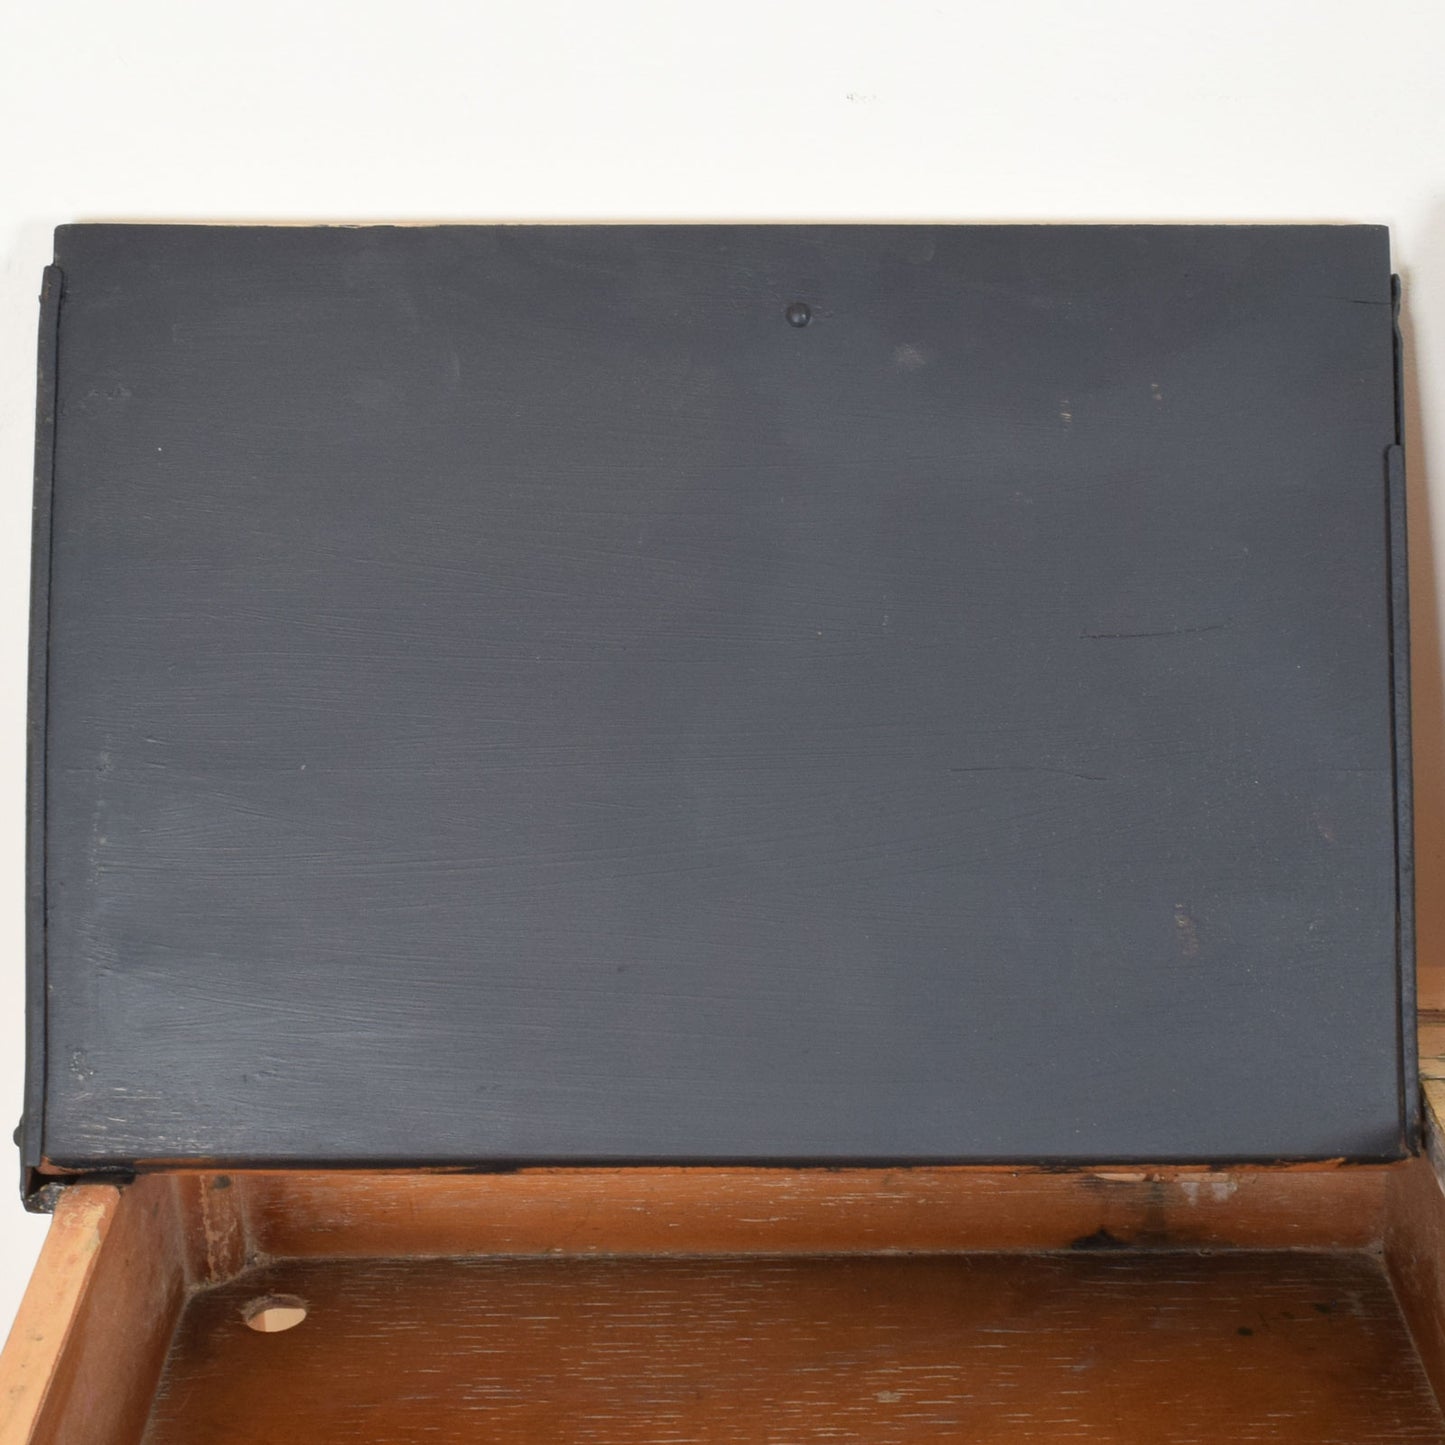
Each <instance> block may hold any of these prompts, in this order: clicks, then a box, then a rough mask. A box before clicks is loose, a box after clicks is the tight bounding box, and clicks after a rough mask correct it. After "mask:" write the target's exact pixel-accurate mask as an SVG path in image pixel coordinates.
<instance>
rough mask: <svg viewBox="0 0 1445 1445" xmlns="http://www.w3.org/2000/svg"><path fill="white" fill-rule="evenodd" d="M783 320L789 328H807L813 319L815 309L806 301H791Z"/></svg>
mask: <svg viewBox="0 0 1445 1445" xmlns="http://www.w3.org/2000/svg"><path fill="white" fill-rule="evenodd" d="M783 319H784V320H785V321H787V323H788V325H789V326H806V325H807V324H808V323H809V322H810V321H811V320H812V319H813V308H812V307H811V306H809V305H808V303H807V302H806V301H790V302H789V303H788V309H787V310H786V311H784V312H783Z"/></svg>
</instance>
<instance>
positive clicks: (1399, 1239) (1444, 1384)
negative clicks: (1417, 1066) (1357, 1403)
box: [1384, 1017, 1445, 1404]
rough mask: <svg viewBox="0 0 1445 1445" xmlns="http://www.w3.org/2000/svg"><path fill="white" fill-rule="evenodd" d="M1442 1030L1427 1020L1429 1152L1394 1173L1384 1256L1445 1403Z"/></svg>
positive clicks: (1407, 1319)
mask: <svg viewBox="0 0 1445 1445" xmlns="http://www.w3.org/2000/svg"><path fill="white" fill-rule="evenodd" d="M1442 1025H1445V1020H1442V1021H1438V1022H1437V1021H1436V1020H1433V1019H1429V1020H1427V1018H1424V1017H1422V1019H1421V1073H1422V1077H1423V1086H1422V1092H1423V1095H1424V1143H1425V1152H1424V1153H1423V1154H1422V1155H1421V1156H1420V1157H1419V1158H1417V1159H1412V1160H1410V1161H1408V1162H1407V1163H1406V1164H1404V1165H1401V1166H1398V1167H1397V1168H1395V1169H1393V1170H1392V1171H1391V1173H1390V1177H1389V1181H1388V1185H1387V1189H1386V1204H1385V1235H1384V1255H1385V1266H1386V1269H1387V1271H1388V1273H1389V1276H1390V1282H1391V1284H1392V1285H1393V1287H1394V1290H1395V1296H1396V1298H1397V1299H1398V1301H1399V1303H1400V1309H1401V1312H1402V1313H1403V1314H1404V1316H1405V1322H1406V1323H1407V1324H1408V1326H1409V1328H1410V1334H1411V1336H1412V1337H1413V1339H1414V1342H1415V1348H1416V1350H1417V1352H1418V1353H1419V1356H1420V1361H1421V1363H1422V1364H1423V1365H1424V1367H1425V1373H1426V1374H1427V1375H1428V1376H1429V1379H1430V1385H1431V1388H1432V1389H1433V1390H1434V1391H1435V1397H1436V1399H1437V1400H1440V1401H1441V1402H1442V1404H1445V1080H1442V1079H1441V1078H1439V1077H1438V1068H1437V1067H1436V1066H1435V1065H1434V1064H1432V1063H1431V1060H1432V1059H1433V1058H1434V1057H1435V1046H1436V1045H1437V1044H1438V1043H1445V1027H1442ZM1427 1030H1428V1031H1429V1032H1428V1033H1427ZM1427 1043H1428V1045H1429V1046H1430V1049H1431V1052H1429V1053H1427Z"/></svg>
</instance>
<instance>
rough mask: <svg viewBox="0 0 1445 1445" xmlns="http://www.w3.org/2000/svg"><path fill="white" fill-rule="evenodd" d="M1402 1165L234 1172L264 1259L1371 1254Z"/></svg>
mask: <svg viewBox="0 0 1445 1445" xmlns="http://www.w3.org/2000/svg"><path fill="white" fill-rule="evenodd" d="M1392 1167H1393V1166H1379V1165H1373V1166H1365V1165H1361V1166H1350V1167H1341V1168H1335V1169H1311V1170H1296V1169H1278V1170H1271V1169H1237V1170H1224V1171H1221V1170H1215V1171H1208V1170H1185V1169H1177V1170H1174V1169H1171V1170H1141V1169H1130V1170H1124V1169H1121V1170H1109V1171H1096V1172H1088V1173H1080V1172H1070V1173H1062V1172H1060V1173H1050V1172H1044V1171H1019V1172H1012V1171H997V1170H994V1171H987V1170H979V1169H968V1168H965V1169H953V1168H943V1169H928V1168H913V1169H894V1170H888V1169H844V1170H779V1169H745V1168H715V1169H709V1168H686V1169H609V1170H596V1169H559V1170H528V1171H521V1172H518V1173H515V1174H493V1175H476V1174H471V1175H463V1174H416V1173H409V1172H396V1173H386V1172H380V1173H373V1172H365V1173H345V1172H343V1173H337V1172H333V1171H320V1172H311V1171H304V1172H293V1171H255V1172H241V1173H234V1174H231V1175H229V1176H227V1177H228V1178H229V1179H230V1181H231V1186H232V1187H231V1192H232V1193H233V1194H234V1195H235V1196H236V1197H237V1198H238V1200H239V1202H240V1207H241V1208H242V1209H243V1210H244V1212H245V1214H246V1215H247V1216H248V1218H249V1230H250V1232H249V1236H248V1237H249V1240H250V1252H251V1254H252V1256H253V1257H255V1258H261V1259H265V1258H290V1257H307V1256H311V1257H336V1258H362V1257H367V1256H375V1257H391V1258H406V1257H412V1258H428V1257H431V1258H435V1257H460V1256H474V1255H584V1256H585V1255H684V1254H687V1255H696V1254H701V1255H723V1254H750V1255H799V1254H836V1253H875V1254H876V1253H964V1252H979V1251H988V1250H998V1251H1004V1250H1057V1249H1123V1248H1149V1249H1161V1248H1177V1249H1218V1248H1244V1249H1281V1248H1283V1249H1290V1248H1296V1249H1371V1248H1375V1247H1377V1246H1378V1243H1379V1240H1380V1238H1381V1234H1382V1232H1383V1228H1384V1201H1385V1188H1386V1180H1387V1177H1388V1173H1389V1170H1390V1169H1391V1168H1392Z"/></svg>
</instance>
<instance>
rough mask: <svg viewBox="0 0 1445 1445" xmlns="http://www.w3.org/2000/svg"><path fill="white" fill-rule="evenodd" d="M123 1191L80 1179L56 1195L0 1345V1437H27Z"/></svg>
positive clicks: (1, 1442) (16, 1442)
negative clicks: (47, 1226) (0, 1349)
mask: <svg viewBox="0 0 1445 1445" xmlns="http://www.w3.org/2000/svg"><path fill="white" fill-rule="evenodd" d="M119 1207H120V1191H119V1190H118V1189H114V1188H112V1187H110V1186H109V1185H102V1184H80V1185H77V1186H76V1187H75V1188H73V1189H68V1190H66V1191H65V1193H64V1194H62V1195H61V1196H60V1200H59V1202H58V1203H57V1204H56V1206H55V1215H54V1218H52V1220H51V1221H50V1230H49V1232H48V1233H47V1234H46V1236H45V1243H44V1244H43V1245H42V1246H41V1250H40V1258H39V1260H38V1261H37V1262H36V1265H35V1272H34V1274H32V1275H31V1276H30V1283H29V1285H28V1286H27V1288H26V1290H25V1295H24V1298H22V1300H21V1301H20V1312H19V1313H18V1314H17V1315H16V1316H15V1323H14V1325H13V1326H12V1327H11V1329H10V1335H9V1338H8V1339H7V1340H6V1341H5V1349H4V1352H3V1353H0V1445H29V1442H30V1441H31V1440H33V1439H34V1438H35V1427H36V1423H37V1422H38V1420H39V1418H40V1414H41V1411H42V1410H43V1409H44V1407H45V1402H46V1399H47V1397H48V1396H49V1394H50V1391H51V1387H52V1383H53V1381H54V1379H55V1377H56V1373H57V1371H58V1369H59V1365H60V1361H61V1358H62V1356H63V1354H64V1352H65V1349H66V1345H67V1343H68V1342H69V1340H70V1337H71V1334H72V1331H73V1328H74V1325H75V1322H76V1318H77V1315H78V1313H79V1309H80V1302H81V1300H82V1298H83V1297H84V1295H85V1292H86V1290H87V1289H89V1287H90V1282H91V1279H92V1278H93V1277H94V1275H95V1272H96V1268H97V1266H98V1263H99V1259H100V1247H101V1245H102V1243H103V1242H104V1240H105V1238H106V1235H107V1234H109V1232H110V1226H111V1222H112V1221H113V1220H114V1218H115V1214H116V1211H117V1209H118V1208H119Z"/></svg>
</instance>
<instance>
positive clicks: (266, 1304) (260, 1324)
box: [241, 1294, 306, 1335]
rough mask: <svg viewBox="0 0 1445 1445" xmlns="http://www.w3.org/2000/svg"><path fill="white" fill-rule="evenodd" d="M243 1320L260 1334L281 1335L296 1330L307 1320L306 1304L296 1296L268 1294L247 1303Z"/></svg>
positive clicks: (242, 1312) (243, 1310) (242, 1315)
mask: <svg viewBox="0 0 1445 1445" xmlns="http://www.w3.org/2000/svg"><path fill="white" fill-rule="evenodd" d="M241 1318H242V1319H243V1320H245V1322H246V1325H247V1327H248V1328H250V1329H253V1330H255V1331H256V1332H257V1333H258V1334H263V1335H279V1334H280V1333H281V1331H282V1330H294V1329H295V1328H296V1326H297V1325H299V1324H300V1323H301V1321H302V1320H304V1319H305V1318H306V1302H305V1300H300V1299H297V1298H296V1296H295V1295H294V1294H267V1295H262V1296H261V1297H260V1298H259V1299H253V1300H250V1301H248V1302H247V1304H246V1306H245V1308H243V1309H242V1311H241Z"/></svg>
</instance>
